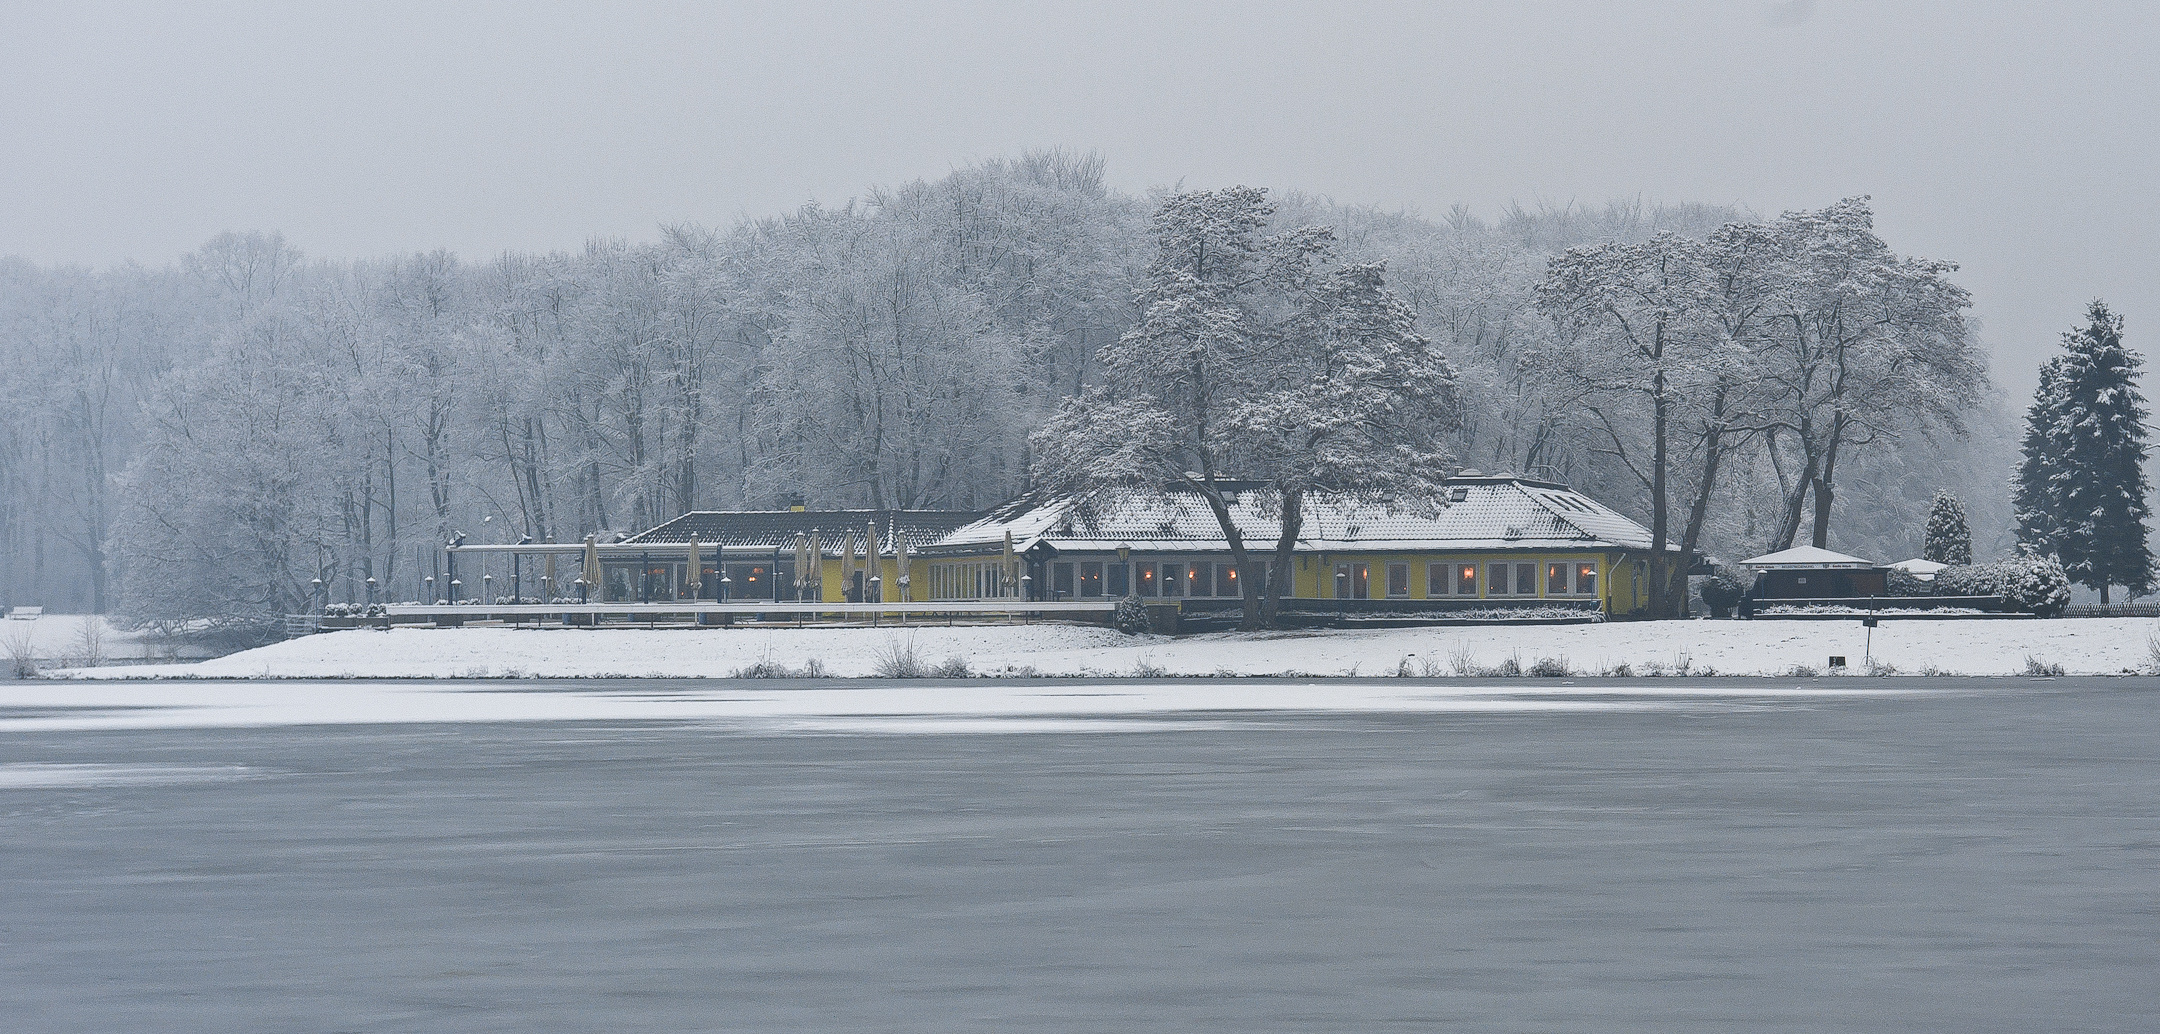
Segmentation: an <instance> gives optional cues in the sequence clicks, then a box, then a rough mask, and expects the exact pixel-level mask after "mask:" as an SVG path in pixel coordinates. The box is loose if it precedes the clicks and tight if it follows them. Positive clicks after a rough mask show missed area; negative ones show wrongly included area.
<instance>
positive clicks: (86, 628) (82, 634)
mask: <svg viewBox="0 0 2160 1034" xmlns="http://www.w3.org/2000/svg"><path fill="white" fill-rule="evenodd" d="M18 652H23V653H27V654H28V655H29V656H30V657H32V658H35V659H36V660H37V661H38V662H39V663H41V664H80V663H82V662H83V659H84V658H85V657H92V656H94V657H96V658H98V659H99V661H100V662H107V661H116V660H126V661H140V660H146V659H150V658H155V657H158V656H161V655H166V654H169V653H170V652H171V651H170V650H169V649H168V648H166V647H164V646H161V645H159V644H155V643H149V642H144V641H142V640H140V639H139V638H138V637H137V634H136V633H134V632H129V631H125V630H122V629H121V628H119V627H118V626H116V625H114V624H113V623H112V621H111V619H109V618H103V617H96V616H93V615H89V614H41V615H39V616H37V617H35V618H27V619H25V618H0V660H11V659H13V657H14V655H15V654H16V653H18ZM196 656H201V654H197V655H196Z"/></svg>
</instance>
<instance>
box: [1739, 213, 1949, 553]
mask: <svg viewBox="0 0 2160 1034" xmlns="http://www.w3.org/2000/svg"><path fill="white" fill-rule="evenodd" d="M1867 201H1868V199H1867V198H1865V197H1855V198H1847V199H1845V200H1843V201H1840V202H1838V203H1837V204H1834V205H1831V206H1830V207H1828V208H1825V209H1821V210H1819V211H1808V212H1788V213H1786V214H1785V215H1783V216H1781V217H1780V218H1779V219H1778V221H1777V223H1776V224H1775V229H1776V237H1777V247H1778V248H1779V250H1780V252H1781V262H1782V263H1783V265H1784V267H1785V268H1784V270H1783V271H1782V272H1781V274H1780V284H1779V287H1778V291H1777V297H1776V298H1775V299H1774V300H1773V301H1772V303H1771V305H1770V312H1769V314H1768V317H1767V319H1768V323H1769V325H1770V327H1771V328H1772V330H1771V333H1770V335H1769V347H1766V348H1765V349H1764V350H1763V351H1762V353H1761V359H1762V361H1763V363H1764V364H1765V377H1766V380H1767V381H1768V383H1770V384H1772V385H1774V386H1775V389H1776V390H1775V391H1774V392H1773V393H1772V398H1773V401H1772V406H1773V408H1772V410H1771V411H1770V416H1771V420H1770V422H1769V423H1768V425H1767V427H1766V432H1765V433H1766V436H1767V440H1768V449H1769V459H1770V460H1771V462H1772V465H1773V466H1774V467H1775V469H1776V472H1777V476H1778V480H1779V484H1780V486H1781V488H1782V494H1783V496H1784V500H1785V507H1784V514H1783V515H1782V519H1781V521H1780V523H1779V527H1778V530H1777V534H1775V535H1774V536H1773V537H1772V539H1771V542H1770V548H1772V549H1783V548H1785V547H1787V546H1790V545H1792V543H1793V540H1794V538H1795V537H1796V536H1797V535H1798V532H1799V529H1800V526H1801V524H1802V523H1803V518H1804V517H1805V514H1806V509H1805V504H1806V502H1807V500H1808V498H1809V497H1810V496H1812V498H1813V501H1814V507H1813V509H1814V519H1813V536H1812V542H1813V544H1814V545H1816V546H1818V547H1827V546H1828V545H1829V535H1830V514H1831V506H1832V504H1833V502H1834V501H1835V499H1836V484H1837V471H1838V465H1839V462H1840V460H1842V459H1844V458H1846V456H1847V454H1848V453H1849V452H1856V451H1862V450H1866V449H1869V448H1881V447H1886V446H1889V445H1891V444H1893V443H1899V442H1903V441H1905V440H1906V439H1907V438H1908V436H1909V435H1910V433H1911V432H1917V431H1922V430H1926V429H1929V428H1944V429H1947V430H1948V431H1950V432H1951V433H1952V434H1961V433H1963V429H1964V425H1963V416H1964V414H1965V413H1966V412H1967V411H1969V410H1971V409H1972V408H1973V407H1974V406H1975V405H1976V404H1977V402H1978V400H1979V395H1980V392H1981V391H1982V390H1983V389H1984V388H1986V386H1987V370H1986V365H1985V362H1984V360H1983V359H1982V358H1981V355H1980V353H1979V350H1978V348H1977V346H1976V345H1975V343H1974V341H1973V339H1972V335H1971V333H1970V331H1969V328H1968V327H1967V325H1966V323H1965V316H1964V312H1965V309H1966V308H1967V307H1968V306H1969V305H1971V303H1972V300H1971V296H1970V295H1969V294H1968V293H1967V292H1966V291H1965V289H1964V288H1961V287H1959V286H1957V285H1956V284H1954V283H1952V282H1951V281H1950V279H1949V274H1950V273H1952V272H1955V271H1956V269H1957V266H1956V264H1954V263H1950V262H1940V261H1935V260H1932V259H1921V258H1911V257H1907V256H1902V255H1898V254H1896V253H1895V252H1893V251H1891V250H1890V247H1889V245H1888V244H1886V243H1884V241H1883V240H1882V238H1881V237H1879V236H1877V235H1876V234H1875V216H1874V212H1873V211H1872V210H1871V209H1870V208H1869V207H1868V203H1867Z"/></svg>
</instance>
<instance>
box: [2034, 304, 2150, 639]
mask: <svg viewBox="0 0 2160 1034" xmlns="http://www.w3.org/2000/svg"><path fill="white" fill-rule="evenodd" d="M2122 331H2123V321H2122V317H2121V316H2119V315H2116V314H2115V313H2113V312H2110V311H2109V310H2108V307H2107V305H2106V304H2105V303H2103V302H2099V301H2095V302H2093V303H2092V305H2091V307H2090V308H2088V309H2087V310H2086V325H2085V326H2083V327H2081V328H2079V329H2077V330H2073V331H2070V332H2067V333H2065V334H2064V335H2063V348H2064V349H2065V354H2063V355H2059V356H2056V357H2055V358H2053V359H2050V360H2048V361H2047V363H2046V364H2044V365H2043V366H2042V367H2041V369H2040V386H2039V389H2038V390H2037V391H2036V392H2035V393H2034V395H2033V404H2032V408H2031V409H2030V410H2029V411H2028V413H2027V417H2026V429H2025V442H2024V459H2023V461H2022V462H2021V463H2020V464H2019V467H2018V475H2017V484H2016V500H2017V519H2018V540H2019V542H2020V543H2021V544H2023V545H2025V546H2026V547H2028V548H2030V549H2031V550H2033V551H2034V552H2037V553H2040V554H2043V555H2053V556H2055V557H2057V558H2058V559H2060V560H2061V561H2062V565H2063V570H2064V571H2065V572H2067V573H2068V574H2069V576H2070V578H2071V580H2073V581H2075V582H2078V583H2079V584H2082V585H2085V586H2087V587H2090V588H2093V589H2097V590H2099V592H2100V601H2101V602H2102V603H2106V602H2108V588H2109V586H2112V585H2121V586H2124V587H2127V588H2128V589H2129V590H2130V591H2131V594H2132V595H2139V594H2142V593H2145V592H2149V591H2151V589H2152V583H2153V557H2152V551H2151V550H2150V548H2148V547H2147V545H2146V535H2147V532H2146V522H2147V521H2148V520H2149V519H2150V518H2151V515H2152V510H2151V501H2150V496H2151V486H2150V485H2149V484H2148V483H2147V482H2146V478H2145V453H2146V438H2147V431H2146V427H2145V418H2146V406H2145V396H2144V394H2143V393H2141V392H2140V391H2139V390H2138V387H2137V377H2138V371H2139V370H2140V369H2141V368H2142V367H2143V366H2144V365H2145V361H2144V359H2143V357H2141V356H2139V355H2138V353H2136V352H2133V351H2131V350H2130V349H2129V348H2127V347H2125V346H2124V345H2123V341H2122Z"/></svg>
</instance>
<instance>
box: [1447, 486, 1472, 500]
mask: <svg viewBox="0 0 2160 1034" xmlns="http://www.w3.org/2000/svg"><path fill="white" fill-rule="evenodd" d="M1468 498H1470V490H1469V489H1467V488H1461V487H1457V488H1450V489H1448V494H1447V501H1448V502H1451V503H1459V502H1462V501H1463V500H1465V499H1468Z"/></svg>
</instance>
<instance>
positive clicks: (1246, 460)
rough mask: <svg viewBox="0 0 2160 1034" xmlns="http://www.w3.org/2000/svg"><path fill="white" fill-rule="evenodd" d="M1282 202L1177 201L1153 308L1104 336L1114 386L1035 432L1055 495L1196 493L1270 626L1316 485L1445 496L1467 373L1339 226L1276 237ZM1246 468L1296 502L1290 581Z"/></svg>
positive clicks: (1163, 224) (1247, 197) (1152, 292)
mask: <svg viewBox="0 0 2160 1034" xmlns="http://www.w3.org/2000/svg"><path fill="white" fill-rule="evenodd" d="M1272 214H1273V208H1272V207H1271V206H1270V205H1269V204H1268V202H1267V195H1266V192H1265V191H1264V190H1261V189H1258V188H1253V187H1231V188H1226V189H1222V190H1206V191H1192V192H1187V193H1181V194H1174V195H1172V196H1170V197H1168V198H1166V199H1165V200H1164V201H1163V203H1162V206H1161V207H1160V208H1159V209H1158V210H1157V211H1156V214H1155V221H1154V229H1155V239H1156V240H1155V242H1156V251H1155V256H1154V258H1153V260H1152V261H1151V262H1150V263H1149V264H1148V267H1147V269H1146V271H1145V273H1144V274H1143V276H1142V279H1141V283H1140V286H1139V287H1138V288H1137V290H1136V299H1135V300H1136V302H1137V305H1138V308H1139V310H1140V314H1141V315H1140V318H1139V320H1138V322H1137V323H1136V324H1135V325H1134V326H1133V327H1132V329H1131V330H1128V331H1127V332H1126V333H1125V334H1124V335H1123V336H1122V337H1120V338H1119V339H1118V340H1117V342H1115V343H1114V344H1111V345H1109V346H1107V347H1105V348H1104V349H1103V351H1102V353H1101V355H1100V357H1099V363H1098V365H1099V367H1100V369H1101V370H1102V374H1103V384H1102V386H1100V387H1098V388H1095V389H1091V390H1090V391H1088V392H1087V393H1085V394H1083V395H1081V396H1080V397H1079V398H1076V399H1073V400H1071V401H1070V402H1068V403H1067V404H1066V405H1065V407H1064V408H1063V409H1062V410H1061V411H1060V412H1059V413H1057V414H1056V415H1055V416H1053V417H1052V418H1051V419H1050V420H1049V421H1048V422H1047V423H1046V424H1045V425H1044V426H1043V428H1042V429H1041V430H1040V431H1038V432H1036V433H1035V435H1034V436H1033V437H1031V438H1030V440H1029V441H1030V445H1031V448H1032V449H1033V451H1034V454H1035V467H1034V470H1035V478H1036V481H1037V483H1038V484H1039V485H1040V486H1041V487H1043V488H1046V489H1048V490H1051V491H1061V492H1070V493H1074V494H1079V495H1082V496H1089V495H1094V494H1097V493H1103V492H1114V491H1118V490H1121V489H1130V488H1143V489H1145V488H1155V487H1159V486H1161V485H1164V484H1182V485H1184V486H1185V487H1187V488H1190V489H1192V490H1193V491H1195V492H1197V493H1198V494H1199V495H1200V497H1201V498H1202V499H1204V500H1205V501H1206V502H1207V505H1208V508H1209V510H1210V512H1212V513H1213V514H1214V516H1215V519H1216V522H1217V524H1218V525H1219V526H1220V528H1221V530H1222V533H1223V537H1224V539H1225V540H1226V542H1227V544H1228V545H1229V548H1230V553H1231V562H1232V563H1233V564H1235V565H1236V567H1237V570H1238V581H1239V584H1240V585H1241V586H1242V587H1243V595H1244V615H1243V618H1242V622H1241V626H1242V627H1245V628H1260V627H1265V626H1266V625H1268V624H1269V623H1270V622H1271V621H1272V618H1273V614H1274V611H1275V610H1276V609H1277V607H1279V601H1280V599H1281V595H1282V592H1283V590H1284V588H1285V587H1286V583H1287V581H1288V579H1289V572H1290V567H1289V564H1288V563H1287V562H1286V560H1283V559H1282V558H1287V556H1288V552H1287V548H1286V546H1285V545H1284V543H1285V542H1288V543H1294V542H1295V538H1296V534H1297V526H1298V522H1299V520H1300V519H1301V517H1300V515H1301V511H1300V509H1299V507H1300V505H1301V502H1302V499H1303V496H1304V493H1306V492H1308V491H1327V490H1340V491H1361V492H1374V493H1381V492H1398V493H1403V494H1406V495H1411V496H1417V495H1430V494H1431V492H1432V488H1433V487H1434V486H1436V485H1437V484H1438V478H1439V477H1440V476H1441V474H1442V473H1443V471H1442V467H1443V465H1444V464H1445V463H1446V460H1447V452H1446V449H1445V447H1444V445H1442V444H1441V441H1442V438H1443V437H1444V435H1445V432H1446V430H1447V427H1448V424H1449V421H1448V420H1447V419H1446V410H1447V409H1448V406H1449V403H1448V389H1449V388H1450V387H1451V386H1452V384H1453V371H1452V370H1451V368H1450V367H1449V366H1448V364H1447V362H1446V360H1445V359H1444V358H1442V357H1440V355H1439V354H1438V353H1437V352H1436V351H1434V350H1433V349H1432V347H1431V344H1430V343H1429V342H1428V341H1426V340H1425V339H1424V338H1423V337H1422V336H1420V335H1419V334H1418V333H1417V332H1416V330H1415V322H1416V316H1415V314H1414V313H1412V312H1411V311H1410V309H1409V307H1408V306H1407V305H1405V304H1404V303H1403V302H1402V301H1401V300H1400V299H1398V298H1396V297H1395V296H1394V295H1393V294H1391V293H1390V292H1388V291H1387V289H1386V286H1385V283H1384V276H1383V271H1382V269H1381V268H1380V267H1378V266H1376V265H1357V266H1346V267H1340V268H1336V269H1333V270H1331V271H1323V269H1324V267H1325V266H1327V264H1328V262H1329V259H1330V257H1331V254H1330V247H1331V244H1332V239H1331V238H1332V235H1331V234H1329V233H1328V232H1327V231H1325V230H1322V229H1318V228H1314V227H1302V228H1297V229H1292V230H1289V231H1285V232H1282V233H1276V234H1268V233H1266V232H1265V231H1266V229H1267V227H1268V220H1269V217H1270V216H1271V215H1272ZM1247 479H1257V480H1262V481H1264V482H1266V483H1267V484H1268V485H1269V486H1270V491H1271V493H1272V494H1273V496H1274V498H1273V499H1272V500H1271V502H1272V503H1273V504H1274V505H1275V506H1277V507H1278V508H1279V509H1280V511H1281V514H1282V518H1283V523H1282V531H1281V534H1280V535H1279V536H1278V541H1277V546H1276V554H1277V556H1278V558H1279V563H1280V566H1279V568H1278V570H1279V572H1280V577H1277V578H1275V579H1268V578H1265V577H1263V574H1264V568H1263V567H1262V566H1261V565H1260V563H1259V562H1258V561H1257V560H1256V559H1255V557H1254V556H1253V553H1252V551H1251V550H1250V549H1249V548H1248V546H1247V544H1246V542H1245V538H1244V533H1243V529H1241V528H1239V527H1238V526H1237V524H1236V522H1235V521H1234V520H1233V516H1232V513H1231V510H1230V507H1231V501H1230V493H1231V492H1234V491H1236V490H1237V489H1236V487H1235V484H1236V483H1237V482H1241V481H1244V480H1247ZM1404 502H1405V503H1409V502H1411V500H1407V499H1406V500H1404ZM1263 583H1266V584H1267V586H1268V600H1267V601H1263V599H1262V597H1261V587H1262V585H1263Z"/></svg>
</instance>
